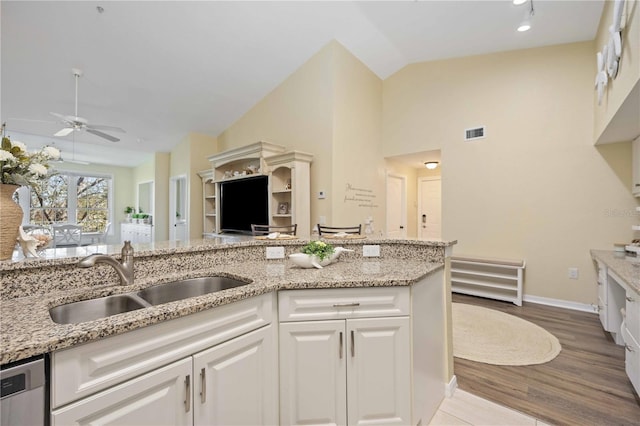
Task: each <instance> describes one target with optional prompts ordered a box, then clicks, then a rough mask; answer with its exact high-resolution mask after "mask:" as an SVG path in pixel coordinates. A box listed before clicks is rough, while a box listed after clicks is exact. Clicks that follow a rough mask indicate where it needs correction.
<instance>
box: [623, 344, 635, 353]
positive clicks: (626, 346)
mask: <svg viewBox="0 0 640 426" xmlns="http://www.w3.org/2000/svg"><path fill="white" fill-rule="evenodd" d="M624 348H625V349H626V350H627V351H629V352H633V348H632V347H631V346H630V345H624Z"/></svg>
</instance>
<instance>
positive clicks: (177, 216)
mask: <svg viewBox="0 0 640 426" xmlns="http://www.w3.org/2000/svg"><path fill="white" fill-rule="evenodd" d="M188 210H189V204H188V203H187V176H186V175H181V176H175V177H172V178H171V179H170V180H169V240H171V241H185V240H188V239H189V222H188V217H189V211H188Z"/></svg>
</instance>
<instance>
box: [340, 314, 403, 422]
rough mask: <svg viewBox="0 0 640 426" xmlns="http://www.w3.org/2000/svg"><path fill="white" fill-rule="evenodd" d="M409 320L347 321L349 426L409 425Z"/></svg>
mask: <svg viewBox="0 0 640 426" xmlns="http://www.w3.org/2000/svg"><path fill="white" fill-rule="evenodd" d="M409 327H410V325H409V318H408V317H397V318H367V319H349V320H347V337H348V338H347V342H348V343H347V389H348V391H347V392H348V393H347V400H348V401H349V406H348V413H349V423H348V424H349V425H374V424H375V425H379V424H385V425H408V424H411V353H410V345H411V344H410V341H409V331H410V330H409Z"/></svg>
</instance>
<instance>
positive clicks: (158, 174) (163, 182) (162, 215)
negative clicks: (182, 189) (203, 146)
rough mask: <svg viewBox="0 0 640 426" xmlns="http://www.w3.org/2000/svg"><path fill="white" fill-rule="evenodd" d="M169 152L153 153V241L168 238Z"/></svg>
mask: <svg viewBox="0 0 640 426" xmlns="http://www.w3.org/2000/svg"><path fill="white" fill-rule="evenodd" d="M170 160H171V154H169V153H166V152H156V153H155V154H154V162H155V171H154V175H153V176H154V186H155V194H154V195H155V197H154V212H153V232H154V238H155V241H166V240H168V239H169V169H170Z"/></svg>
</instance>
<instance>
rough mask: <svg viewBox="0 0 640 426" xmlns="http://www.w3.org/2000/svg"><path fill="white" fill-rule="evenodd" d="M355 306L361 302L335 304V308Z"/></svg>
mask: <svg viewBox="0 0 640 426" xmlns="http://www.w3.org/2000/svg"><path fill="white" fill-rule="evenodd" d="M355 306H360V303H358V302H353V303H334V304H333V307H334V308H349V307H355Z"/></svg>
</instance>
